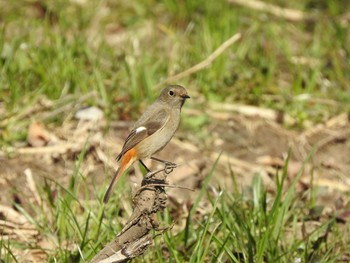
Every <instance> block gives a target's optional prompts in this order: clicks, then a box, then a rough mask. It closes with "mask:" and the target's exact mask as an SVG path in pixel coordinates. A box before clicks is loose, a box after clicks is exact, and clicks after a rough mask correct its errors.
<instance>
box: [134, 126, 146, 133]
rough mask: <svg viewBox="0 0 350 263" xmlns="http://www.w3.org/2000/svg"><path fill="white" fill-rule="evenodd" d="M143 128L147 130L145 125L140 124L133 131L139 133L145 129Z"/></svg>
mask: <svg viewBox="0 0 350 263" xmlns="http://www.w3.org/2000/svg"><path fill="white" fill-rule="evenodd" d="M145 130H147V129H146V127H143V126H140V127H138V128H136V129H135V133H139V132H142V131H145Z"/></svg>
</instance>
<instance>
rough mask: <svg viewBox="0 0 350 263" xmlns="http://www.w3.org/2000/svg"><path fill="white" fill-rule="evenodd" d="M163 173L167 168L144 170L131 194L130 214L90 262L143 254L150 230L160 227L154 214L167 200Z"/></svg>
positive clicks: (95, 262)
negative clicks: (145, 171) (119, 231)
mask: <svg viewBox="0 0 350 263" xmlns="http://www.w3.org/2000/svg"><path fill="white" fill-rule="evenodd" d="M166 176H167V173H166V168H164V169H162V170H157V171H155V172H149V173H147V175H146V176H145V177H144V179H143V181H142V184H141V187H140V189H139V190H138V191H137V192H136V193H137V194H136V195H135V196H134V198H133V203H134V211H133V214H132V215H131V217H130V218H129V220H128V222H127V223H126V224H125V226H124V228H123V229H122V231H121V233H119V234H118V235H117V236H116V237H115V239H114V240H113V241H112V242H110V243H109V244H107V245H106V246H105V247H104V248H103V249H102V250H101V251H100V252H99V253H98V254H97V255H96V256H95V257H94V258H93V259H92V261H91V263H97V262H99V263H102V262H103V263H107V262H125V261H128V260H130V259H132V258H135V257H137V256H140V255H142V254H143V253H145V251H146V250H147V248H148V247H149V246H150V245H152V244H153V238H154V237H153V236H152V234H151V230H152V229H154V230H159V229H160V228H159V222H158V221H157V217H156V214H157V212H159V211H163V209H164V208H165V205H166V201H167V195H166V193H165V190H164V187H165V186H167V184H166Z"/></svg>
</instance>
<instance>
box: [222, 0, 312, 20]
mask: <svg viewBox="0 0 350 263" xmlns="http://www.w3.org/2000/svg"><path fill="white" fill-rule="evenodd" d="M228 2H230V3H232V4H237V5H242V6H245V7H248V8H251V9H255V10H258V11H263V12H267V13H270V14H272V15H274V16H276V17H279V18H283V19H286V20H289V21H292V22H298V21H305V20H314V19H315V17H314V16H313V15H310V14H307V13H304V12H302V11H299V10H295V9H289V8H282V7H279V6H276V5H272V4H267V3H264V2H262V1H257V0H228Z"/></svg>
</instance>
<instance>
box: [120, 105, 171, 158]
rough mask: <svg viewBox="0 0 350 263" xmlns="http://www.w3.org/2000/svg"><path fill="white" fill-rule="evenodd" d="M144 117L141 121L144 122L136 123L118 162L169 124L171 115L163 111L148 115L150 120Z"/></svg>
mask: <svg viewBox="0 0 350 263" xmlns="http://www.w3.org/2000/svg"><path fill="white" fill-rule="evenodd" d="M144 115H145V114H144ZM142 117H143V118H142ZM142 117H141V119H140V120H142V121H140V120H139V121H138V122H136V126H135V127H134V128H133V129H132V130H131V132H130V134H129V136H128V137H127V138H126V140H125V143H124V146H123V149H122V151H121V152H120V154H119V155H118V156H117V161H119V160H120V158H121V157H122V156H123V155H124V154H125V153H126V152H127V151H129V150H130V149H132V148H134V147H135V146H136V145H137V144H138V143H140V142H141V141H142V140H144V139H145V138H147V137H149V136H151V135H152V134H153V133H155V132H156V131H158V130H159V129H161V128H162V127H163V126H164V125H165V124H166V123H167V121H168V119H169V114H168V113H167V111H166V110H164V109H163V110H158V111H155V112H154V114H148V118H144V116H142Z"/></svg>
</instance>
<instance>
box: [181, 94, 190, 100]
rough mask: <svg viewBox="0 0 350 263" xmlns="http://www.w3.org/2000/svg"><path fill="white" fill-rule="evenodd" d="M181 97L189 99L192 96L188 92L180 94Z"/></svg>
mask: <svg viewBox="0 0 350 263" xmlns="http://www.w3.org/2000/svg"><path fill="white" fill-rule="evenodd" d="M180 97H181V98H183V99H189V98H191V97H190V96H188V95H187V94H182V95H180Z"/></svg>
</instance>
